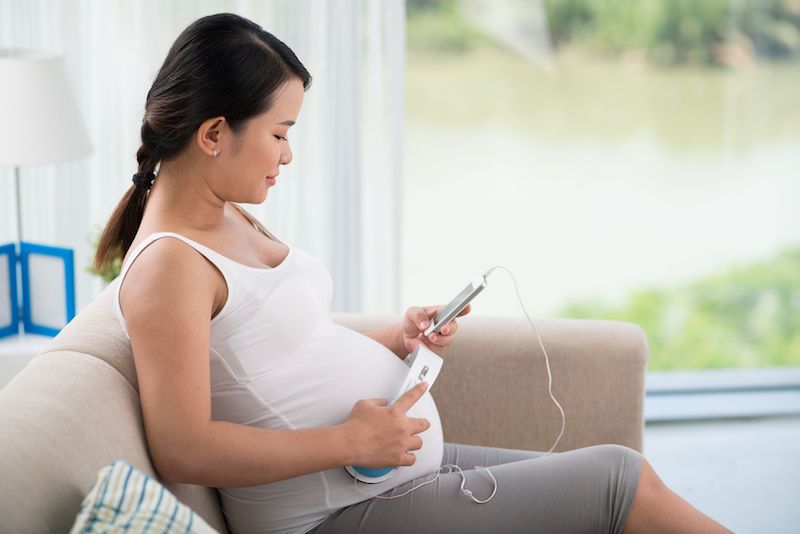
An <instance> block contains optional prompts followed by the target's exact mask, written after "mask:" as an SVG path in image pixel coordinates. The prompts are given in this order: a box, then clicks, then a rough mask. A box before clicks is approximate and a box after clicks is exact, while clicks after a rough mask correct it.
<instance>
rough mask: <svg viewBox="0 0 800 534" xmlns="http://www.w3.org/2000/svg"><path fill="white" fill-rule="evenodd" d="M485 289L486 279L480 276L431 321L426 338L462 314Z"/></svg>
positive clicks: (426, 331)
mask: <svg viewBox="0 0 800 534" xmlns="http://www.w3.org/2000/svg"><path fill="white" fill-rule="evenodd" d="M484 287H486V277H484V276H483V275H478V276H477V277H476V278H475V279H474V280H472V282H470V284H469V285H468V286H467V287H465V288H464V289H463V290H462V291H461V293H459V294H458V295H456V297H455V298H454V299H453V300H451V301H450V303H449V304H448V305H447V306H445V307H444V308H442V311H440V312H439V313H438V314H437V315H436V317H434V318H433V319H432V320H431V324H430V326H428V328H427V329H426V330H425V337H429V336H430V335H431V334H436V333H438V332H439V330H441V329H442V328H443V327H444V325H446V324H447V323H449V322H450V321H451V320H452V319H453V318H454V317H456V316H457V315H458V314H459V313H461V310H463V309H464V308H466V307H467V304H469V301H471V300H472V299H474V298H475V295H477V294H478V293H480V292H481V291H483V288H484Z"/></svg>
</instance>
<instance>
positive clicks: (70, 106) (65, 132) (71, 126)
mask: <svg viewBox="0 0 800 534" xmlns="http://www.w3.org/2000/svg"><path fill="white" fill-rule="evenodd" d="M0 117H2V121H3V127H2V128H0V165H43V164H48V163H60V162H62V161H68V160H72V159H77V158H80V157H82V156H87V155H89V154H90V153H91V152H92V146H91V143H90V142H89V136H88V134H87V132H86V127H85V126H84V123H83V120H82V119H81V116H80V112H79V109H78V105H77V102H76V100H75V96H74V93H73V91H72V88H71V87H70V84H69V79H68V78H67V72H66V69H65V68H64V62H63V60H62V57H61V56H59V55H56V54H52V53H50V52H45V51H39V50H12V49H0Z"/></svg>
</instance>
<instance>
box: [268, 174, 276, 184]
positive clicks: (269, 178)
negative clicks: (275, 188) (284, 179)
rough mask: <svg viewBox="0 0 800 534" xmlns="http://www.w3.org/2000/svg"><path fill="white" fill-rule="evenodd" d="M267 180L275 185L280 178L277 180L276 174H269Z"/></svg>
mask: <svg viewBox="0 0 800 534" xmlns="http://www.w3.org/2000/svg"><path fill="white" fill-rule="evenodd" d="M267 181H268V182H269V183H271V184H272V185H275V184H276V183H278V180H277V177H276V176H267Z"/></svg>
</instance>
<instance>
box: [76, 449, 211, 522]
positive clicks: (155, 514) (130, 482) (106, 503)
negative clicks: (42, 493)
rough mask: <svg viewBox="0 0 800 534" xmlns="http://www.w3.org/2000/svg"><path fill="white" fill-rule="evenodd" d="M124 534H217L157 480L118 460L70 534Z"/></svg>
mask: <svg viewBox="0 0 800 534" xmlns="http://www.w3.org/2000/svg"><path fill="white" fill-rule="evenodd" d="M120 530H122V531H123V532H130V534H137V533H139V534H144V533H145V532H166V533H170V532H174V533H181V534H215V533H216V531H215V530H214V529H213V528H211V527H210V526H209V524H208V523H206V522H205V521H203V519H202V518H201V517H199V516H198V515H197V514H195V513H194V512H193V511H192V509H191V508H189V507H188V506H186V505H185V504H182V503H181V502H180V501H179V500H178V499H176V498H175V496H174V495H172V493H170V492H169V490H167V489H166V488H165V487H164V486H162V485H161V484H159V483H158V481H157V480H154V479H153V478H151V477H149V476H147V475H146V474H145V473H142V472H141V471H139V470H138V469H136V467H134V466H133V465H131V464H129V463H128V462H125V461H122V460H117V461H116V462H114V463H113V464H111V465H107V466H105V467H103V468H102V469H101V470H100V472H99V473H98V474H97V480H96V481H95V483H94V484H93V485H92V488H91V490H89V493H88V494H87V495H86V498H85V499H84V500H83V502H82V503H81V511H80V513H79V514H78V517H76V518H75V523H74V524H73V525H72V529H71V530H70V534H79V533H86V534H91V533H98V534H99V533H104V532H111V531H120Z"/></svg>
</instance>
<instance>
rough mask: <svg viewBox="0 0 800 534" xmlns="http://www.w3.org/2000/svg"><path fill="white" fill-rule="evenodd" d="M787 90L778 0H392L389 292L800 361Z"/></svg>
mask: <svg viewBox="0 0 800 534" xmlns="http://www.w3.org/2000/svg"><path fill="white" fill-rule="evenodd" d="M798 94H800V2H797V1H790V0H785V1H777V0H776V1H766V0H765V1H754V2H733V1H727V0H704V1H703V2H678V1H669V0H645V1H641V2H601V1H594V0H545V1H524V2H523V1H515V0H500V1H491V2H490V1H480V0H462V1H458V0H438V1H437V0H408V2H407V57H406V123H405V167H404V173H405V197H404V199H403V200H404V214H403V215H404V216H403V220H404V223H403V224H404V243H403V246H404V252H403V257H404V258H405V264H404V265H403V270H404V273H405V274H404V288H405V289H404V293H405V294H404V301H405V302H406V303H410V302H424V303H426V304H428V303H429V304H433V303H439V302H441V303H444V302H447V301H448V300H449V299H450V298H451V297H452V296H453V295H455V294H456V293H457V292H458V291H459V290H460V289H462V287H463V286H464V285H466V283H467V282H468V281H469V280H471V279H472V278H473V277H474V276H475V275H477V274H479V273H482V272H483V271H485V270H486V269H488V268H489V267H491V266H493V265H497V264H501V265H505V266H507V267H508V268H509V269H511V270H512V272H514V274H515V276H516V277H517V281H518V283H519V287H520V292H521V294H522V298H523V301H524V303H525V305H526V308H527V309H528V312H529V313H531V315H533V316H540V317H542V316H548V317H581V318H592V319H620V320H625V321H630V322H633V323H637V324H639V325H641V326H642V327H643V328H644V329H645V331H646V333H647V336H648V340H649V343H650V353H651V355H650V361H649V364H648V365H649V370H650V371H655V370H671V369H700V368H730V367H766V366H797V365H800V210H798V203H799V202H798V201H800V98H798ZM474 308H475V310H480V313H482V314H496V315H506V316H517V317H523V316H524V315H523V312H522V310H521V309H520V307H519V303H518V300H517V296H516V292H515V291H514V286H513V282H512V281H511V279H510V277H509V276H508V274H507V273H505V272H504V271H502V270H497V271H495V273H494V274H493V275H492V278H491V279H490V281H489V288H488V290H487V291H484V292H483V293H482V294H481V295H480V296H479V297H478V298H477V299H476V300H475V301H474Z"/></svg>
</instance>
